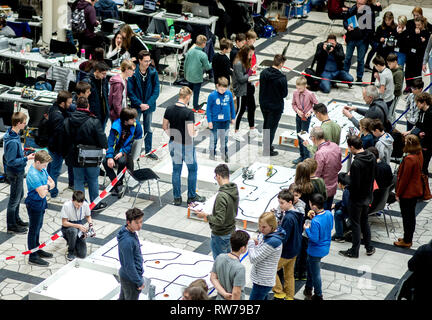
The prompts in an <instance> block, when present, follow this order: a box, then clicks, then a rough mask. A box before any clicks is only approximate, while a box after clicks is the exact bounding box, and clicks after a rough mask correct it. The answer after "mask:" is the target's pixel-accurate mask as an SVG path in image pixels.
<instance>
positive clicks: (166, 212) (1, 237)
mask: <svg viewBox="0 0 432 320" xmlns="http://www.w3.org/2000/svg"><path fill="white" fill-rule="evenodd" d="M411 2H412V5H419V2H418V1H417V0H416V1H404V3H405V4H409V5H410V6H395V5H393V6H392V10H394V11H395V12H398V14H399V12H406V15H407V16H408V15H409V13H410V11H411V10H412V6H411ZM392 3H393V1H392ZM384 4H385V3H384ZM423 6H424V7H429V8H431V7H432V4H429V5H428V1H423ZM402 9H403V11H401V10H402ZM425 15H426V16H427V17H430V18H432V9H426V10H425ZM329 22H330V21H329V19H328V17H327V14H326V13H320V12H311V13H310V15H309V17H308V18H307V19H304V20H291V21H290V22H289V29H288V32H286V33H284V34H280V35H278V36H277V37H276V38H272V39H259V40H258V41H257V43H256V47H257V58H258V61H262V60H264V59H271V57H272V56H273V55H274V54H275V53H279V52H281V51H282V49H283V47H285V45H286V43H287V40H290V41H291V45H290V46H289V49H288V52H287V55H288V61H287V64H286V66H287V67H290V68H294V69H295V70H298V71H303V70H304V69H305V68H306V67H308V66H309V65H310V62H311V61H312V57H313V54H314V53H315V48H316V45H317V43H318V42H320V41H323V40H325V36H326V32H328V31H329ZM331 29H332V32H335V33H337V34H338V35H339V36H340V35H341V34H342V28H341V26H340V23H337V24H336V25H333V26H332V27H331ZM339 41H340V42H342V39H341V38H340V37H339ZM355 66H356V65H355V64H353V66H352V69H351V74H355ZM286 75H287V79H288V82H289V96H290V97H291V96H292V92H293V88H294V87H295V80H296V77H297V74H296V73H295V72H286ZM369 77H370V73H366V74H365V77H364V78H365V80H366V79H368V78H369ZM424 81H425V82H426V83H429V79H424ZM213 89H214V85H213V84H212V83H207V84H206V85H204V86H203V89H202V90H201V95H200V101H205V100H206V98H207V95H208V94H209V92H211V91H212V90H213ZM178 90H179V87H176V86H169V85H166V84H165V85H164V86H163V88H162V92H161V95H160V97H159V99H158V107H157V110H156V112H155V113H154V115H153V128H154V129H153V130H154V134H153V147H158V146H161V145H162V144H163V143H165V141H166V136H165V135H164V134H163V132H162V129H161V123H162V117H163V113H164V111H165V108H166V107H167V106H169V105H171V104H172V103H173V102H175V101H176V94H177V93H178ZM257 94H258V90H257ZM316 95H317V98H318V100H319V101H320V102H323V103H327V102H329V101H330V100H332V99H335V98H337V99H340V100H346V101H356V102H360V103H363V101H362V94H361V88H360V87H354V88H353V89H348V88H347V86H346V85H339V88H338V89H332V91H331V93H330V94H323V93H320V92H317V93H316ZM257 101H258V99H257ZM404 106H405V105H404V101H403V99H402V100H401V101H400V102H399V104H398V106H397V113H398V114H401V112H402V111H403V110H404ZM197 118H198V116H197ZM256 123H257V127H258V128H259V129H262V114H261V112H260V111H259V108H257V112H256ZM247 127H248V125H247V120H246V117H244V119H243V121H242V123H241V132H242V133H244V134H246V133H247ZM294 127H295V123H294V118H293V117H291V116H288V115H283V117H282V120H281V123H280V125H279V129H278V132H277V134H276V137H278V135H279V134H280V133H281V132H282V131H285V130H287V129H291V130H293V129H294ZM404 127H405V123H404V121H401V123H400V124H398V128H399V129H403V128H404ZM204 133H205V131H203V132H202V133H201V136H205V134H204ZM275 140H277V138H276V139H275ZM198 141H200V142H199V143H198V146H197V156H198V163H202V164H204V163H206V164H209V163H210V164H211V163H213V165H216V164H217V163H218V162H217V161H214V162H212V161H211V160H209V159H208V154H207V153H204V151H205V150H206V149H207V148H208V139H207V138H204V139H203V140H202V141H201V140H198ZM229 148H230V154H232V156H231V162H230V164H229V165H230V167H231V168H232V169H235V168H238V167H241V166H245V165H247V164H250V163H253V162H254V161H260V162H264V161H265V162H270V163H272V164H275V165H281V166H287V167H292V164H291V160H293V159H295V158H297V156H298V150H297V149H296V148H294V147H293V146H292V145H290V144H283V145H276V150H278V151H279V155H278V156H276V157H273V158H271V159H268V158H265V157H263V156H262V152H261V148H260V146H258V145H257V144H250V145H248V144H246V143H245V144H241V145H240V148H238V147H236V144H235V143H233V140H231V139H230V142H229ZM2 151H3V150H2V149H1V150H0V153H2ZM157 154H158V156H159V157H160V160H159V161H163V160H164V159H167V158H169V155H168V151H167V149H166V148H163V149H161V150H159V151H158V152H157ZM218 161H219V159H218ZM140 163H141V166H149V167H153V166H155V165H156V162H154V161H152V160H147V159H143V160H141V161H140ZM63 169H65V167H64V168H63ZM344 169H345V167H344ZM100 183H102V178H100ZM66 187H67V172H66V171H65V170H63V173H62V175H61V177H60V179H59V189H60V190H64V191H62V192H61V194H60V197H61V199H64V200H65V199H70V198H71V191H70V190H68V189H66ZM160 188H161V190H160V191H161V196H162V207H160V206H159V201H158V199H157V196H155V195H157V189H156V185H152V186H151V194H152V195H151V196H150V197H149V195H148V194H147V189H146V188H143V189H142V192H141V193H140V194H139V195H138V199H137V202H136V206H137V207H139V208H141V209H143V210H144V212H145V221H144V222H145V223H144V225H143V229H142V230H141V231H140V232H139V236H140V238H141V239H143V240H147V241H150V242H154V243H160V244H164V245H168V246H173V247H177V248H180V249H185V250H190V251H195V252H198V253H202V254H211V252H210V230H209V227H208V224H207V223H205V222H203V221H200V220H197V219H187V216H186V207H185V206H183V207H181V208H178V207H175V206H173V205H172V204H171V203H172V200H173V199H172V188H171V184H170V181H169V179H168V180H166V181H164V182H162V183H160ZM208 189H210V188H208ZM208 189H200V190H199V191H198V192H199V194H201V195H204V196H207V197H210V196H211V195H212V194H214V191H212V190H208ZM183 190H184V193H183V199H186V196H187V195H186V193H187V192H186V187H185V186H183ZM8 195H9V186H8V185H6V184H0V214H1V218H0V256H10V255H15V256H16V258H15V259H12V260H9V261H0V298H1V299H8V300H20V299H26V298H27V295H28V291H29V290H30V289H31V288H32V287H33V286H35V285H36V284H38V283H40V282H41V281H42V280H43V279H45V278H47V277H49V276H50V275H52V274H53V273H55V272H56V271H57V270H58V269H59V268H61V267H62V266H64V265H65V264H66V263H67V260H66V258H65V252H66V242H65V240H64V239H62V238H61V239H58V240H56V241H55V242H53V243H51V244H50V245H49V246H48V247H47V251H49V252H52V253H53V254H54V258H53V259H51V261H50V262H51V264H50V266H49V267H48V268H41V267H35V266H30V265H28V263H27V258H26V257H23V256H22V255H20V252H23V251H25V250H27V245H26V239H27V237H26V235H9V234H7V233H6V206H7V199H8ZM134 196H135V194H133V197H132V195H131V196H129V195H126V196H125V197H124V198H123V199H121V200H117V198H114V197H111V196H110V197H108V199H107V201H108V203H109V207H108V208H107V209H106V210H104V211H103V212H100V213H97V214H94V216H93V219H94V222H95V229H96V233H97V236H96V238H92V239H90V240H89V241H88V253H89V254H90V253H92V252H94V251H95V250H96V249H98V248H99V247H100V246H102V245H103V244H105V243H107V242H108V241H109V240H111V239H112V238H113V237H115V236H116V234H117V232H118V230H119V229H120V228H121V226H122V225H123V224H124V212H125V211H126V210H127V209H128V208H130V206H131V205H132V201H133V198H134ZM336 198H338V199H340V198H341V193H340V191H338V193H337V195H336ZM417 208H418V210H417V227H416V233H415V235H414V245H413V247H412V249H408V250H404V249H399V248H396V247H394V246H393V244H392V243H393V241H394V240H396V239H397V237H399V236H401V235H402V219H401V217H400V213H399V206H398V205H397V204H394V205H393V206H392V208H391V211H390V212H389V213H390V214H391V215H392V220H393V226H394V230H392V231H390V236H389V237H388V236H387V233H386V229H385V227H384V223H383V217H382V216H381V217H373V218H371V219H370V223H371V231H372V240H373V244H374V246H375V247H376V248H377V250H376V253H375V254H374V255H373V256H371V257H368V256H366V254H365V251H364V250H363V248H362V249H361V251H360V257H359V259H348V258H344V257H342V256H340V255H338V251H339V250H342V249H347V248H348V247H349V246H350V244H349V243H344V244H340V243H334V242H332V244H331V248H330V253H329V255H328V256H326V257H325V258H323V260H322V280H323V292H324V297H325V299H329V300H330V299H337V300H349V299H352V300H371V299H372V300H383V299H393V298H394V293H395V290H396V289H397V285H398V284H399V283H400V279H401V278H402V277H404V275H406V272H407V261H408V260H409V259H410V257H411V256H412V254H413V253H414V252H415V249H416V248H418V247H419V246H420V245H421V244H424V243H426V242H428V241H429V240H430V239H431V238H432V228H431V221H432V207H431V205H430V204H428V203H427V204H422V205H420V204H418V206H417ZM60 209H61V203H58V202H53V201H52V200H50V201H49V208H48V210H47V211H46V214H45V219H44V224H43V228H42V231H41V236H40V238H41V241H45V240H47V239H48V238H49V237H50V235H52V234H53V233H55V232H57V231H58V230H59V229H60V223H61V218H60V216H59V212H60ZM21 216H22V217H23V218H24V219H25V220H28V219H27V215H26V210H25V206H24V205H23V204H21ZM242 227H243V225H242V223H241V222H238V228H242ZM256 229H257V228H256V225H253V224H250V223H249V224H248V231H250V232H251V233H252V234H253V235H254V234H255V231H256ZM243 263H244V264H245V266H246V269H247V275H248V276H247V285H246V287H247V289H246V293H247V294H248V293H249V292H250V288H251V286H252V283H251V281H250V278H249V274H250V268H251V265H250V263H249V261H248V259H245V260H244V261H243ZM303 286H304V282H302V281H298V282H297V283H296V295H295V297H296V298H297V299H303V298H304V296H303V294H302V292H303Z"/></svg>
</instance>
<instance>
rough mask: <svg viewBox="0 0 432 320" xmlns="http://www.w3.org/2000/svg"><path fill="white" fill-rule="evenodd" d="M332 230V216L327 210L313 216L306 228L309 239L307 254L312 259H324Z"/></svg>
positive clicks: (328, 249)
mask: <svg viewBox="0 0 432 320" xmlns="http://www.w3.org/2000/svg"><path fill="white" fill-rule="evenodd" d="M332 229H333V215H332V213H331V212H330V211H329V210H326V211H324V213H322V214H319V215H317V216H315V217H314V218H313V219H312V221H311V225H310V228H306V229H305V231H306V234H307V236H308V238H309V243H308V248H307V253H308V255H310V256H312V257H319V258H322V257H325V256H326V255H328V253H329V251H330V242H331V232H332Z"/></svg>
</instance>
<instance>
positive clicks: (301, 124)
mask: <svg viewBox="0 0 432 320" xmlns="http://www.w3.org/2000/svg"><path fill="white" fill-rule="evenodd" d="M311 119H312V117H309V118H308V119H307V120H306V121H304V120H302V119H301V118H300V117H299V116H298V115H296V132H297V133H298V132H300V131H306V132H308V131H309V125H310V122H311ZM298 142H299V148H300V157H301V158H302V160H305V159H307V158H309V157H310V154H309V150H308V149H307V148H306V147H305V146H304V145H303V139H302V138H300V137H298Z"/></svg>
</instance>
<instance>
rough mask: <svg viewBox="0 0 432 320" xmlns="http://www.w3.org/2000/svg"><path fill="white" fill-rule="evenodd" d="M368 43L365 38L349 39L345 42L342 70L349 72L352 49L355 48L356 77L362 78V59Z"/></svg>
mask: <svg viewBox="0 0 432 320" xmlns="http://www.w3.org/2000/svg"><path fill="white" fill-rule="evenodd" d="M367 47H368V43H367V41H366V40H351V41H348V42H347V49H346V56H345V61H344V70H345V71H346V72H347V73H349V69H350V67H351V59H352V56H353V54H354V49H355V48H357V79H362V78H363V73H364V59H365V55H366V50H367Z"/></svg>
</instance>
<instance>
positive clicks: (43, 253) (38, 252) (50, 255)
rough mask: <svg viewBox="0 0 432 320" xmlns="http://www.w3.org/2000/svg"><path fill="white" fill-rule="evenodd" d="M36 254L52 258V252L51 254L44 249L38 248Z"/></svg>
mask: <svg viewBox="0 0 432 320" xmlns="http://www.w3.org/2000/svg"><path fill="white" fill-rule="evenodd" d="M37 254H38V255H39V257H41V258H52V257H53V254H52V253H49V252H46V251H44V250H39V251H37Z"/></svg>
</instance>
